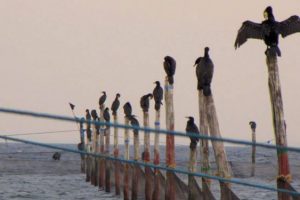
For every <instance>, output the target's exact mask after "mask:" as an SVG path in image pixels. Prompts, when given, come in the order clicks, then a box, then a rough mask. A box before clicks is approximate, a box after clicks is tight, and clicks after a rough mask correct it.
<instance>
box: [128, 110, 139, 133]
mask: <svg viewBox="0 0 300 200" xmlns="http://www.w3.org/2000/svg"><path fill="white" fill-rule="evenodd" d="M127 117H128V119H129V122H130V124H131V126H137V127H140V123H139V121H138V120H137V118H136V116H135V115H129V116H127ZM133 133H134V134H138V133H139V130H138V129H133Z"/></svg>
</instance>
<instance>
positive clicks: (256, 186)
mask: <svg viewBox="0 0 300 200" xmlns="http://www.w3.org/2000/svg"><path fill="white" fill-rule="evenodd" d="M0 138H2V139H5V140H12V141H15V142H21V143H25V144H31V145H36V146H41V147H46V148H51V149H59V150H62V151H67V152H72V153H77V154H85V155H89V156H93V157H98V158H106V159H108V160H114V161H120V162H123V163H128V164H137V165H141V166H144V167H152V168H156V169H160V170H166V171H170V172H174V173H180V174H186V175H192V176H197V177H204V178H208V179H213V180H218V181H221V182H228V183H235V184H240V185H245V186H249V187H254V188H260V189H264V190H270V191H275V192H282V193H288V194H291V195H295V196H300V193H299V192H296V191H291V190H286V189H280V188H279V189H277V188H275V187H270V186H268V185H264V184H256V183H250V182H245V181H241V180H239V179H237V178H231V179H228V178H222V177H218V176H213V175H209V174H203V173H195V172H189V171H186V170H184V169H182V168H169V167H165V166H162V165H154V164H152V163H145V162H141V161H134V160H126V159H122V158H115V157H112V156H108V155H103V154H97V153H89V152H85V151H79V150H75V149H71V148H65V147H59V146H55V145H50V144H44V143H39V142H33V141H29V140H22V139H17V138H12V137H8V136H1V135H0Z"/></svg>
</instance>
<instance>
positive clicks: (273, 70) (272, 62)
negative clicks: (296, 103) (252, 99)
mask: <svg viewBox="0 0 300 200" xmlns="http://www.w3.org/2000/svg"><path fill="white" fill-rule="evenodd" d="M266 54H267V59H266V62H267V66H268V74H269V81H268V83H269V92H270V100H271V107H272V116H273V127H274V133H275V140H276V145H277V146H280V147H287V136H286V124H285V120H284V112H283V102H282V95H281V85H280V80H279V70H278V64H277V56H276V53H274V50H273V49H272V48H271V49H268V50H267V53H266ZM277 158H278V180H279V179H284V180H286V181H284V182H283V183H284V184H282V182H281V181H277V187H278V188H282V189H288V188H289V187H288V183H289V182H290V181H291V175H290V167H289V159H288V152H287V151H286V150H282V149H277ZM278 199H279V200H289V199H290V197H289V195H288V194H286V193H281V192H279V193H278Z"/></svg>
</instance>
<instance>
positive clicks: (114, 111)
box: [110, 93, 121, 115]
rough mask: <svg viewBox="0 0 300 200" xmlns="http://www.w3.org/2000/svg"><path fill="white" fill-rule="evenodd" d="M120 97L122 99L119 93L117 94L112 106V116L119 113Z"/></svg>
mask: <svg viewBox="0 0 300 200" xmlns="http://www.w3.org/2000/svg"><path fill="white" fill-rule="evenodd" d="M120 97H121V95H120V94H119V93H117V94H116V98H115V100H114V101H113V103H112V104H111V108H110V109H111V110H112V115H117V111H118V109H119V106H120V100H119V98H120Z"/></svg>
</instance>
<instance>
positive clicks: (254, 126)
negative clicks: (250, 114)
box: [249, 121, 256, 130]
mask: <svg viewBox="0 0 300 200" xmlns="http://www.w3.org/2000/svg"><path fill="white" fill-rule="evenodd" d="M249 125H250V127H251V129H252V130H255V129H256V123H255V122H254V121H250V122H249Z"/></svg>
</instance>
